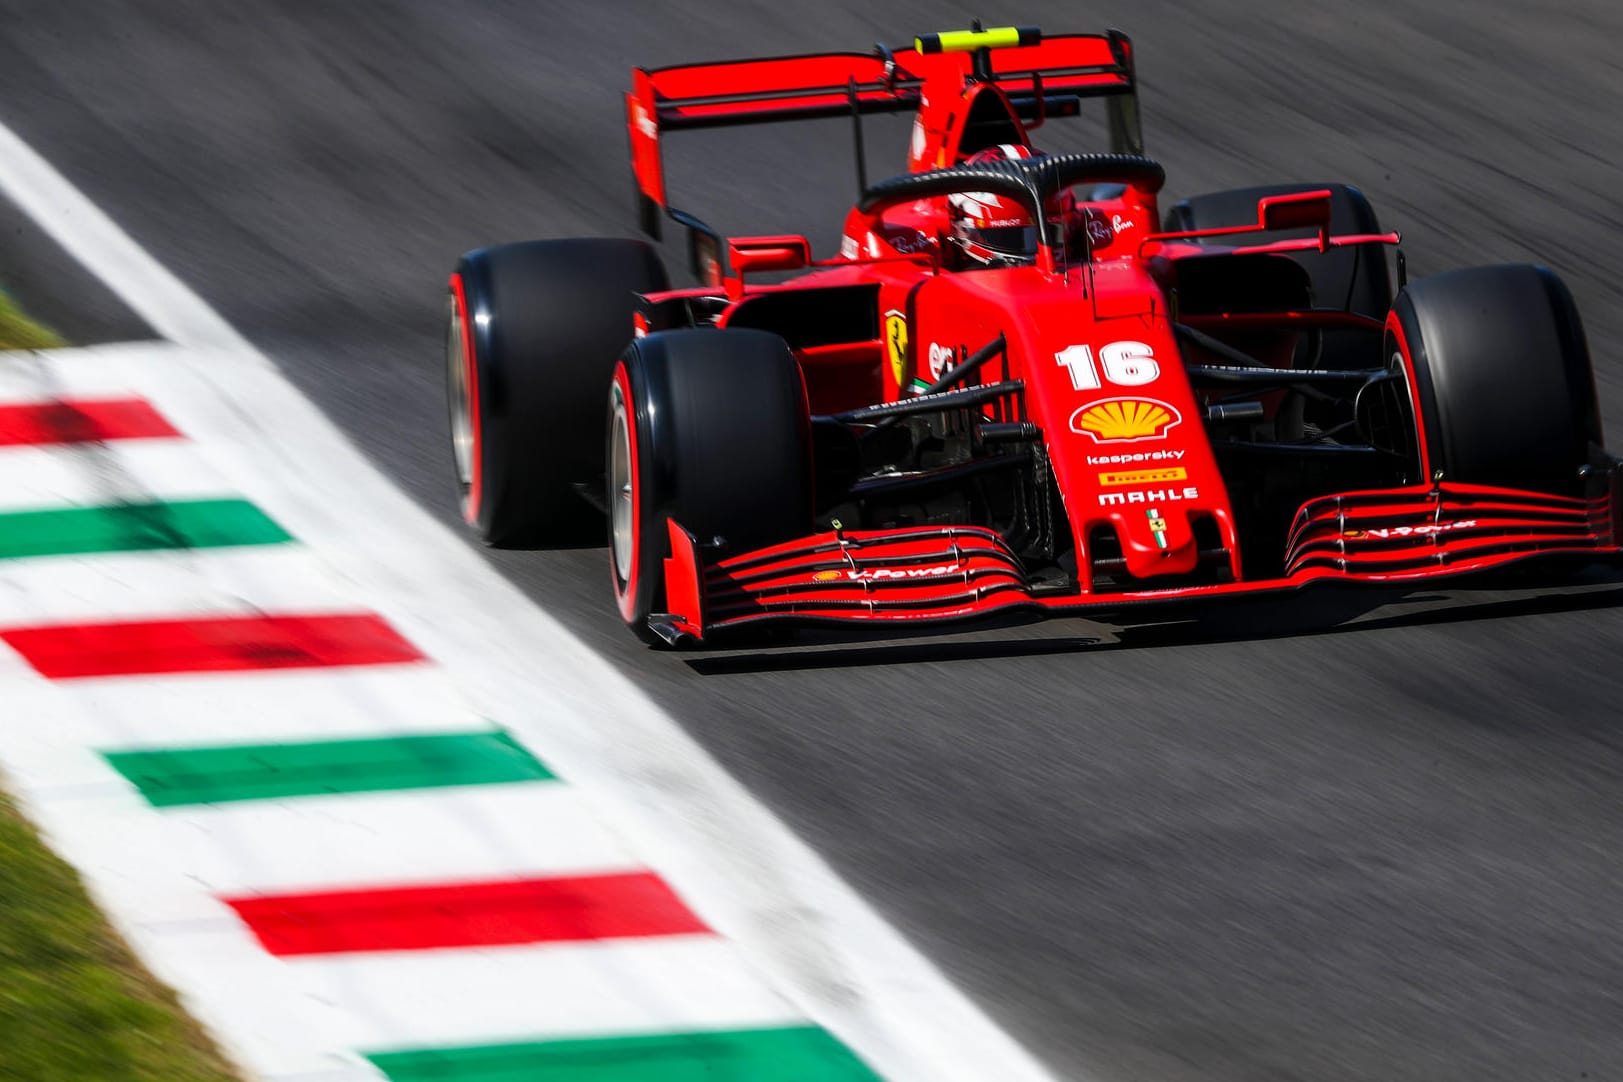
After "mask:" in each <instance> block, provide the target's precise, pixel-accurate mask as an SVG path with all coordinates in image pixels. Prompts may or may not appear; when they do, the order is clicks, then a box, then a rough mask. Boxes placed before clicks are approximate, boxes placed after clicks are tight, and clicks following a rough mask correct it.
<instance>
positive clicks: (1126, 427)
mask: <svg viewBox="0 0 1623 1082" xmlns="http://www.w3.org/2000/svg"><path fill="white" fill-rule="evenodd" d="M1182 421H1183V415H1182V414H1180V413H1179V412H1178V410H1177V407H1176V406H1169V405H1167V404H1166V403H1165V402H1157V401H1156V400H1155V399H1153V398H1107V399H1105V400H1104V401H1103V402H1095V403H1094V404H1093V405H1091V406H1083V407H1082V408H1081V409H1079V410H1077V411H1076V412H1075V413H1073V414H1071V431H1072V432H1086V433H1087V434H1088V435H1089V436H1092V437H1093V440H1094V442H1095V443H1111V442H1115V441H1119V440H1152V439H1154V440H1158V439H1160V438H1162V437H1163V436H1165V435H1166V434H1167V432H1168V431H1169V430H1170V429H1172V428H1173V426H1175V425H1177V424H1179V423H1180V422H1182Z"/></svg>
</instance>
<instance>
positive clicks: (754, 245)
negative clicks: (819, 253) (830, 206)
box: [727, 236, 811, 275]
mask: <svg viewBox="0 0 1623 1082" xmlns="http://www.w3.org/2000/svg"><path fill="white" fill-rule="evenodd" d="M727 260H728V262H729V263H731V264H732V268H733V273H734V274H739V275H742V274H744V273H745V272H746V271H792V270H800V269H801V268H802V267H805V266H806V265H808V264H809V263H811V242H810V241H808V240H807V239H806V238H805V237H802V236H782V237H734V238H732V239H731V240H729V241H728V242H727Z"/></svg>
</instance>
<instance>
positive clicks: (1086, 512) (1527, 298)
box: [447, 27, 1623, 643]
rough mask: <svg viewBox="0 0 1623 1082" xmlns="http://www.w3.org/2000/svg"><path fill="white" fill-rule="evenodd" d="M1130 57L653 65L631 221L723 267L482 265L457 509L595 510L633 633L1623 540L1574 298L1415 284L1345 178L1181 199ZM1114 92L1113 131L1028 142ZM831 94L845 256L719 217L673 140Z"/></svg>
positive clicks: (1607, 555)
mask: <svg viewBox="0 0 1623 1082" xmlns="http://www.w3.org/2000/svg"><path fill="white" fill-rule="evenodd" d="M1133 61H1134V54H1133V48H1132V45H1131V43H1130V42H1129V40H1128V39H1127V38H1126V37H1125V36H1124V35H1122V34H1120V33H1117V32H1114V31H1112V32H1110V33H1108V34H1103V35H1084V34H1071V35H1062V36H1045V35H1043V34H1042V33H1041V32H1040V31H1038V30H1035V29H1032V28H1024V27H1020V28H1006V29H998V30H981V29H979V28H977V29H974V30H969V31H958V32H953V33H943V34H935V35H929V36H926V37H921V38H918V39H916V40H915V41H914V42H913V44H912V46H911V47H910V48H886V47H883V46H881V47H879V48H878V49H877V50H876V52H875V53H873V54H871V55H870V54H865V53H833V54H824V55H815V56H796V57H786V58H777V59H758V60H741V61H729V62H723V63H714V64H701V65H693V66H683V67H673V68H663V69H659V70H654V71H644V70H641V69H639V70H637V71H635V72H633V76H632V90H631V92H630V93H629V94H628V95H627V96H626V106H627V121H628V127H629V131H630V137H631V151H632V162H633V168H634V172H635V175H636V183H637V192H638V206H639V217H640V222H641V225H642V227H643V229H644V230H645V231H646V232H648V233H650V234H652V235H653V236H654V237H656V238H657V237H658V236H659V234H660V231H661V224H662V221H663V219H665V218H667V217H668V218H669V219H671V220H673V221H675V222H677V223H679V224H681V225H683V226H685V227H686V228H687V229H688V231H689V252H690V256H691V262H692V265H693V269H694V271H695V272H696V274H697V275H698V277H699V280H700V283H701V284H700V285H699V286H698V287H697V288H684V289H673V288H671V286H670V284H669V282H668V281H667V278H666V275H665V271H664V269H663V268H662V266H661V264H660V262H659V259H658V257H657V255H656V253H655V251H654V250H653V249H652V248H651V247H650V246H648V245H647V244H645V243H643V242H641V241H632V240H610V239H579V240H556V241H531V242H527V243H520V244H508V245H502V246H498V247H492V248H485V249H481V250H479V251H475V252H472V253H469V254H468V255H466V256H465V257H463V259H462V261H461V262H460V263H459V264H458V266H457V269H456V272H455V274H454V275H453V276H452V278H451V288H450V302H449V330H448V334H447V361H448V372H449V378H450V392H451V393H450V398H451V423H452V431H453V439H454V443H455V452H456V463H457V469H458V474H459V479H460V482H461V490H462V504H463V511H464V514H465V517H466V518H467V521H468V522H469V523H470V524H472V526H473V527H474V528H475V529H476V530H477V531H478V532H479V534H480V536H481V537H482V538H483V539H484V540H485V541H487V542H488V543H490V544H492V545H501V546H536V545H545V544H550V543H557V542H561V541H566V540H569V539H573V538H578V537H579V536H580V533H581V530H582V529H583V528H586V529H591V528H593V527H594V525H595V527H596V528H597V529H601V522H602V520H603V518H604V517H606V518H607V520H608V524H609V530H608V533H609V539H610V545H609V570H610V576H609V577H610V581H611V584H612V587H613V593H614V598H615V601H616V603H617V605H618V606H619V610H620V614H621V615H622V616H623V617H624V619H625V622H626V623H627V624H628V625H629V626H630V627H631V628H632V630H634V631H635V632H637V633H638V634H639V635H641V636H643V637H644V638H645V639H647V640H649V641H650V642H655V643H677V642H681V641H684V640H686V641H693V640H709V639H711V637H712V636H713V635H715V634H716V633H717V632H722V631H726V630H729V629H734V628H741V627H749V626H754V625H759V624H762V623H766V622H771V621H782V620H792V621H807V620H825V621H845V622H860V623H869V624H885V623H887V622H908V623H917V622H921V621H944V620H954V619H961V618H967V617H975V616H980V615H984V614H988V613H994V612H1006V611H1009V610H1020V609H1023V610H1029V611H1034V612H1039V613H1047V614H1055V615H1057V614H1065V613H1071V614H1095V613H1103V612H1117V613H1119V612H1120V611H1121V610H1123V609H1125V608H1128V607H1130V606H1135V605H1140V604H1145V603H1151V602H1155V603H1161V602H1166V601H1168V600H1172V599H1189V598H1193V599H1198V598H1213V597H1219V596H1229V595H1236V594H1246V593H1258V592H1263V591H1275V590H1283V589H1294V588H1297V587H1300V586H1304V585H1308V584H1312V583H1323V582H1384V583H1392V582H1409V581H1416V580H1421V579H1428V580H1429V579H1434V578H1439V577H1442V576H1446V575H1456V574H1461V573H1466V572H1475V571H1481V570H1485V569H1489V568H1495V567H1500V566H1502V565H1507V564H1511V563H1513V562H1518V561H1526V560H1531V559H1538V558H1548V557H1556V556H1560V557H1569V558H1571V557H1577V558H1580V559H1582V560H1603V559H1611V558H1615V557H1616V556H1618V555H1619V554H1620V549H1619V537H1620V527H1623V523H1620V516H1619V507H1620V504H1619V501H1618V498H1617V497H1618V491H1617V490H1618V485H1619V482H1618V469H1617V466H1618V460H1617V459H1614V458H1613V457H1611V456H1610V455H1608V454H1607V453H1606V452H1605V451H1604V450H1603V449H1602V436H1601V429H1600V421H1599V414H1598V410H1597V406H1596V398H1595V391H1594V385H1593V378H1592V375H1591V371H1590V362H1589V355H1588V351H1587V347H1586V345H1585V341H1584V333H1583V329H1582V325H1581V324H1580V322H1579V319H1578V314H1577V312H1576V310H1575V309H1574V306H1573V302H1572V297H1571V295H1570V294H1569V293H1568V291H1567V289H1566V287H1565V286H1564V285H1562V283H1561V281H1560V279H1558V278H1557V277H1556V276H1555V275H1554V274H1553V273H1552V272H1551V271H1549V270H1547V269H1545V268H1543V267H1536V266H1494V267H1482V268H1476V269H1471V270H1458V271H1452V272H1449V273H1445V274H1439V275H1436V276H1435V277H1431V278H1426V279H1424V280H1418V281H1414V282H1408V281H1406V275H1405V273H1404V262H1403V256H1402V253H1401V252H1400V251H1399V252H1396V253H1395V255H1391V256H1389V253H1390V252H1392V251H1393V249H1394V248H1395V246H1396V245H1397V243H1398V236H1397V234H1395V233H1382V232H1381V231H1380V230H1379V227H1378V226H1377V224H1376V219H1375V214H1374V212H1373V211H1372V210H1371V209H1370V206H1369V204H1368V202H1367V201H1366V200H1365V199H1364V197H1363V195H1362V194H1361V193H1360V192H1359V191H1358V190H1357V189H1355V188H1352V187H1348V186H1345V185H1340V184H1325V185H1309V186H1301V185H1278V186H1273V187H1263V188H1253V189H1246V190H1241V191H1226V192H1217V193H1213V194H1208V195H1201V196H1196V197H1193V198H1189V199H1185V200H1183V201H1181V202H1179V203H1177V204H1175V205H1174V206H1172V207H1171V208H1169V209H1167V210H1166V211H1165V212H1163V210H1162V208H1161V207H1160V205H1159V203H1158V200H1157V194H1158V193H1159V192H1160V190H1161V186H1162V181H1163V179H1164V175H1163V172H1162V169H1161V166H1160V165H1158V164H1157V163H1155V162H1154V161H1151V160H1150V159H1148V158H1145V157H1144V156H1143V153H1142V151H1143V148H1142V143H1141V136H1140V128H1139V121H1138V108H1137V94H1136V81H1135V76H1134V64H1133ZM1089 98H1098V99H1102V100H1103V102H1104V105H1105V110H1106V114H1107V118H1108V122H1109V132H1110V144H1111V146H1110V152H1109V153H1099V154H1065V155H1045V154H1042V153H1039V152H1038V151H1037V150H1036V149H1035V148H1034V147H1033V145H1032V141H1031V137H1030V134H1031V132H1032V130H1033V129H1035V128H1037V127H1038V126H1039V125H1040V124H1042V123H1043V122H1045V121H1047V120H1050V119H1053V118H1057V117H1066V116H1073V115H1076V114H1077V113H1078V112H1079V110H1080V108H1081V104H1082V102H1083V100H1084V99H1089ZM891 112H908V113H912V114H914V121H913V129H912V141H911V146H910V148H909V152H908V172H907V173H905V174H903V175H901V176H897V177H894V178H891V179H887V180H881V181H879V182H877V183H871V184H870V183H868V182H867V180H866V177H865V176H864V174H865V163H864V160H863V152H862V146H863V144H862V138H861V118H862V117H863V116H864V115H868V114H873V113H891ZM845 115H849V116H850V117H852V119H853V123H854V124H855V125H856V127H857V167H858V170H857V171H858V175H859V191H860V194H859V196H858V198H857V201H856V206H855V207H854V208H853V209H852V210H851V212H850V214H849V216H848V217H847V219H846V222H845V228H844V234H843V237H842V239H841V242H840V251H839V254H838V255H837V256H834V257H832V258H824V259H818V258H814V257H813V254H812V252H811V249H810V245H809V243H808V242H807V240H806V238H805V237H803V236H755V237H734V238H731V239H730V240H723V239H722V238H721V237H719V236H718V235H717V234H716V233H715V232H714V231H713V230H711V229H709V228H708V227H707V226H705V225H704V224H703V223H702V222H700V221H698V220H697V219H696V218H694V217H693V216H691V215H689V214H686V213H684V212H682V211H680V210H677V209H675V208H673V207H672V206H671V205H670V203H669V202H668V200H667V197H666V191H665V184H664V178H663V170H662V165H661V153H660V146H661V139H662V137H663V136H664V135H665V134H666V133H669V132H674V131H679V130H683V129H688V128H701V127H712V126H720V125H733V124H746V123H756V122H762V121H782V120H792V119H800V118H809V117H838V116H845ZM1389 266H1390V268H1391V269H1389ZM1393 270H1395V279H1396V284H1397V287H1398V289H1397V293H1396V295H1395V296H1394V294H1393V285H1392V283H1393V278H1394V274H1393ZM764 272H779V274H778V277H779V279H780V280H778V281H775V282H773V283H771V284H763V283H761V282H760V280H759V279H757V280H756V281H755V282H746V279H748V278H750V277H751V276H755V275H758V274H761V273H764ZM781 272H800V273H798V274H793V275H791V276H789V277H787V278H786V279H784V278H783V277H782V273H781Z"/></svg>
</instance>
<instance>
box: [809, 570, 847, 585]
mask: <svg viewBox="0 0 1623 1082" xmlns="http://www.w3.org/2000/svg"><path fill="white" fill-rule="evenodd" d="M839 577H840V573H839V572H838V571H819V572H817V574H815V575H813V576H812V581H813V582H833V581H834V580H835V579H837V578H839Z"/></svg>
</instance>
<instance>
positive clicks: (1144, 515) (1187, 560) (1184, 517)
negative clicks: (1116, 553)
mask: <svg viewBox="0 0 1623 1082" xmlns="http://www.w3.org/2000/svg"><path fill="white" fill-rule="evenodd" d="M1111 518H1112V519H1114V520H1115V523H1116V534H1117V536H1119V537H1120V538H1121V542H1122V545H1121V548H1122V556H1123V557H1124V558H1125V559H1126V561H1127V571H1128V573H1129V574H1131V575H1132V576H1133V577H1134V578H1137V579H1148V578H1154V577H1156V576H1158V575H1186V574H1188V573H1189V572H1191V571H1193V570H1194V569H1195V564H1196V562H1197V561H1198V560H1199V558H1200V553H1199V552H1198V550H1197V549H1196V547H1195V531H1194V529H1193V528H1192V527H1191V526H1190V523H1189V513H1188V511H1186V510H1184V509H1183V508H1181V507H1177V506H1175V505H1161V504H1154V503H1149V504H1145V505H1144V506H1143V507H1142V508H1139V509H1134V510H1130V511H1121V512H1117V513H1116V514H1114V515H1112V516H1111Z"/></svg>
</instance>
